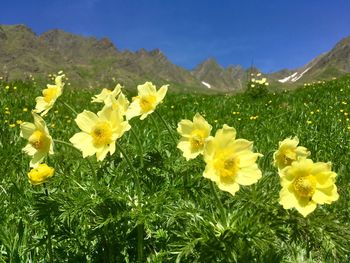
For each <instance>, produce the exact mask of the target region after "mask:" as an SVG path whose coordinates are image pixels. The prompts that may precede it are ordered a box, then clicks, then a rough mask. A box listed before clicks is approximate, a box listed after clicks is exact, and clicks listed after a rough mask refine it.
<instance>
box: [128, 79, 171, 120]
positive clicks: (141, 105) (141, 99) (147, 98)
mask: <svg viewBox="0 0 350 263" xmlns="http://www.w3.org/2000/svg"><path fill="white" fill-rule="evenodd" d="M137 91H138V96H136V97H134V98H133V102H132V103H131V104H130V106H129V109H128V110H127V112H126V118H127V120H130V119H131V118H133V117H135V116H140V115H141V117H140V119H141V120H143V119H145V118H146V117H147V115H148V114H150V113H152V112H153V111H154V110H155V109H156V107H157V105H158V104H159V103H160V102H161V101H162V100H163V99H164V97H165V94H166V92H167V91H168V85H164V86H162V87H161V88H160V89H159V90H158V91H157V90H156V86H155V85H153V84H152V82H146V83H145V84H143V85H138V86H137Z"/></svg>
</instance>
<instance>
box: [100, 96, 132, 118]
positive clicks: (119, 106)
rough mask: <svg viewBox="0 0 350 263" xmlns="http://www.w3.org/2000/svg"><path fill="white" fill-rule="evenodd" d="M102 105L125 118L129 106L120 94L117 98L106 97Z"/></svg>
mask: <svg viewBox="0 0 350 263" xmlns="http://www.w3.org/2000/svg"><path fill="white" fill-rule="evenodd" d="M104 103H105V105H106V106H107V107H112V109H113V110H114V111H117V112H119V113H120V114H121V115H122V116H125V114H126V111H127V109H128V107H129V104H130V103H129V101H128V99H127V98H126V97H125V95H124V94H123V93H122V92H120V93H119V95H118V98H116V97H115V96H107V97H106V99H105V100H104Z"/></svg>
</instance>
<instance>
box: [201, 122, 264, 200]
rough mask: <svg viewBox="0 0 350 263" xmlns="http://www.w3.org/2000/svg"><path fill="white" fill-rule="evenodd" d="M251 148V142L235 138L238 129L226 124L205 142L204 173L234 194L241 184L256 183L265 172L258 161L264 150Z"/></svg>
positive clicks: (221, 187) (222, 188)
mask: <svg viewBox="0 0 350 263" xmlns="http://www.w3.org/2000/svg"><path fill="white" fill-rule="evenodd" d="M252 148H253V143H252V142H250V141H247V140H245V139H236V130H235V129H234V128H232V127H230V126H228V125H226V124H225V125H224V126H223V128H222V129H219V130H218V131H217V132H216V134H215V137H214V138H212V139H211V140H209V141H208V142H207V144H206V146H205V149H204V154H203V155H204V161H205V162H206V167H205V171H204V173H203V176H204V177H205V178H209V179H210V180H212V181H214V182H215V183H216V184H217V185H218V187H219V188H220V189H221V190H223V191H227V192H229V193H231V194H232V195H235V193H236V192H237V191H238V190H239V186H240V185H251V184H254V183H256V182H257V181H258V180H259V179H260V178H261V176H262V174H261V171H260V169H259V167H258V165H257V164H256V160H257V158H258V157H261V156H262V154H260V153H254V152H253V151H252Z"/></svg>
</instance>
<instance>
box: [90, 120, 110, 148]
mask: <svg viewBox="0 0 350 263" xmlns="http://www.w3.org/2000/svg"><path fill="white" fill-rule="evenodd" d="M91 136H92V139H93V143H94V145H95V146H96V147H101V146H105V145H108V144H110V143H111V142H112V128H111V125H110V124H109V123H108V122H106V121H103V122H99V123H97V124H96V125H95V126H94V127H93V128H92V131H91Z"/></svg>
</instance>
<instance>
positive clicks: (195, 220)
mask: <svg viewBox="0 0 350 263" xmlns="http://www.w3.org/2000/svg"><path fill="white" fill-rule="evenodd" d="M6 86H9V88H8V89H6V88H5V87H6ZM14 87H17V88H16V89H14ZM41 89H42V87H37V86H34V85H32V84H30V83H24V82H14V83H4V82H0V98H1V99H0V133H1V137H0V146H1V147H0V152H1V154H0V163H1V166H0V172H1V174H2V177H1V183H0V203H1V205H0V223H1V224H0V226H1V227H0V252H1V253H0V262H29V261H31V262H48V261H49V259H50V257H49V251H48V245H47V244H48V239H49V238H50V240H51V242H52V254H53V262H136V260H137V253H136V251H137V234H138V232H137V226H138V225H140V223H142V224H143V236H144V244H143V248H144V255H145V261H146V262H349V261H350V256H349V255H350V224H349V216H350V210H349V208H348V207H349V201H348V200H350V190H349V187H348V186H349V183H350V179H349V176H348V175H349V173H350V166H349V165H348V163H349V158H350V153H349V148H350V143H349V140H348V137H349V136H348V135H349V132H350V128H349V127H350V121H349V116H348V112H349V111H350V109H349V105H350V100H349V97H350V78H343V79H340V80H333V81H329V82H326V83H324V84H322V83H320V84H314V85H310V86H307V87H305V88H300V89H298V90H295V91H291V92H284V93H281V94H273V93H264V94H263V95H261V94H260V95H258V97H259V98H260V99H259V100H255V99H253V98H252V97H254V96H251V95H249V94H239V95H236V96H223V95H221V96H204V95H181V94H176V95H171V94H169V95H167V97H166V99H165V102H164V103H163V104H161V105H159V108H158V109H157V111H158V112H159V113H160V115H161V116H162V117H163V118H164V119H165V120H166V121H167V122H168V124H169V126H170V127H171V129H172V131H173V133H174V135H175V136H176V133H175V131H176V126H177V123H178V122H179V121H180V120H181V119H192V117H193V115H194V114H195V113H196V112H199V113H201V114H202V115H203V116H205V118H206V119H207V120H208V122H209V123H210V124H211V125H212V126H213V131H214V132H215V130H216V129H218V128H221V127H222V125H223V124H225V123H226V124H228V125H230V126H233V127H235V128H236V130H237V137H238V138H245V139H248V140H250V141H254V147H255V151H256V152H260V153H262V154H264V157H263V158H261V159H260V161H259V167H260V168H261V170H262V171H263V177H262V179H261V180H259V181H258V183H257V184H255V185H253V186H247V187H241V189H240V190H239V192H237V193H236V195H235V196H232V195H230V194H229V193H226V192H219V196H220V199H221V201H222V203H223V205H224V208H225V211H226V214H227V224H224V223H223V222H222V220H221V219H220V211H219V208H218V206H217V204H216V203H215V198H214V197H213V195H212V193H211V191H210V187H209V183H210V181H209V180H208V179H205V178H203V176H202V172H203V169H204V167H205V164H204V163H203V161H202V160H201V158H197V159H195V160H191V161H189V162H186V160H185V159H184V158H183V157H182V156H181V153H180V152H179V150H178V149H177V148H176V145H175V142H173V141H172V139H171V137H170V136H169V133H168V131H167V130H166V129H165V127H164V126H163V125H162V122H161V120H160V119H159V118H158V117H157V115H156V114H152V115H151V116H149V117H148V118H146V119H145V120H144V121H140V120H138V119H132V120H131V122H130V124H131V126H132V129H134V131H135V133H136V134H137V135H138V136H139V138H141V144H142V147H143V155H142V158H143V163H144V165H143V166H141V162H140V151H139V146H138V144H137V141H136V140H135V138H134V137H133V136H132V135H131V133H130V132H128V133H126V134H125V135H124V136H123V137H122V138H121V140H120V141H119V143H120V144H121V145H122V147H123V149H124V150H125V151H127V153H128V156H130V158H131V160H132V163H133V166H134V167H135V168H136V170H137V172H138V174H139V178H140V183H141V189H142V200H138V199H137V194H136V191H135V188H136V185H135V178H134V177H133V176H132V174H131V170H130V168H129V167H128V166H127V163H126V162H125V159H124V158H121V157H120V153H119V152H116V153H115V154H114V155H113V156H108V157H107V158H106V159H105V160H104V161H102V162H96V160H95V157H91V158H89V159H88V160H89V161H90V163H91V164H92V167H93V170H94V171H92V170H91V168H90V166H89V165H88V162H86V160H84V159H83V158H82V157H81V154H80V153H79V151H75V150H73V149H72V148H70V147H68V146H66V145H63V144H58V143H57V144H56V145H55V154H54V155H52V156H50V159H49V160H48V163H49V165H50V166H52V167H54V168H55V175H54V177H53V178H52V180H50V181H49V183H48V184H47V185H46V189H47V190H48V193H49V195H48V196H47V195H46V194H45V187H44V186H42V185H41V186H35V187H33V186H31V185H30V183H29V182H28V179H27V173H28V171H29V165H28V163H29V158H28V157H27V156H25V155H24V154H23V153H22V152H21V148H23V146H24V145H25V143H26V142H25V140H23V139H22V138H20V137H19V125H18V124H16V121H18V120H22V121H30V122H31V121H32V116H31V114H30V110H31V109H32V108H33V107H34V105H35V97H36V96H39V95H40V94H41ZM97 92H98V91H91V90H81V89H79V90H78V89H70V88H69V87H67V88H66V89H65V90H64V93H63V95H62V97H60V98H59V99H58V101H57V102H56V104H55V106H54V108H53V109H52V110H51V111H50V112H49V114H48V116H47V117H46V118H45V120H46V122H47V123H48V126H49V129H50V133H51V135H52V137H53V138H55V139H60V140H64V141H68V139H69V138H70V137H71V136H72V135H73V134H74V133H76V132H77V131H78V128H77V126H76V124H75V122H74V118H75V116H74V114H72V112H70V111H69V110H68V109H67V108H65V107H64V105H63V104H61V103H60V102H59V101H60V100H62V101H65V102H67V103H68V104H70V105H72V106H74V108H75V109H76V110H77V111H78V112H81V111H83V110H84V109H90V110H93V111H95V112H96V111H98V110H99V107H100V105H96V104H90V103H89V102H90V98H91V96H92V95H93V94H95V93H97ZM24 108H28V111H23V109H24ZM55 111H57V112H55ZM252 116H254V118H252ZM10 124H15V125H11V126H10ZM12 126H14V127H12ZM288 136H298V137H299V139H300V142H301V144H302V145H304V146H306V147H307V148H308V149H310V150H311V152H312V156H311V157H312V159H313V160H315V161H331V162H332V163H333V170H334V171H336V172H337V174H338V176H337V182H336V184H337V187H338V192H339V195H340V199H339V200H338V201H337V202H335V203H334V204H331V205H323V206H318V208H317V209H316V210H315V212H313V213H312V214H311V215H309V216H308V217H307V218H303V217H302V216H301V215H300V214H299V213H298V212H297V211H295V210H294V209H292V210H284V209H283V207H282V206H281V205H280V204H279V203H278V201H279V200H278V199H279V191H280V188H281V187H280V185H279V176H278V174H277V171H276V169H275V168H274V167H272V164H271V162H272V153H273V151H274V150H276V149H277V147H278V142H279V141H281V140H283V139H284V138H286V137H288ZM95 173H96V175H94V174H95ZM139 202H141V205H138V204H139ZM49 226H50V227H49Z"/></svg>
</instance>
